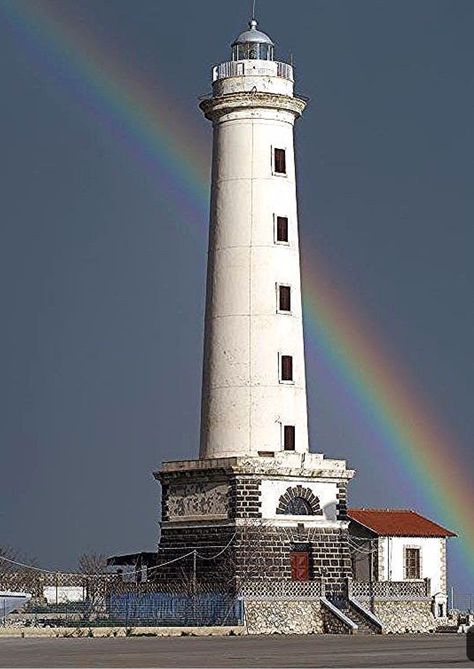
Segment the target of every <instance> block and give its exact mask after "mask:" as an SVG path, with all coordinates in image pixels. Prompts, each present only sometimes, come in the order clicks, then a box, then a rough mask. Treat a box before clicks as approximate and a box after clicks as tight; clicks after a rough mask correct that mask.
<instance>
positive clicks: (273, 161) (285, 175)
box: [271, 144, 288, 179]
mask: <svg viewBox="0 0 474 669" xmlns="http://www.w3.org/2000/svg"><path fill="white" fill-rule="evenodd" d="M275 149H281V150H282V151H284V152H285V167H286V172H277V171H276V170H275ZM271 166H272V175H273V176H274V177H283V178H284V179H287V178H288V148H287V146H281V145H278V146H277V145H276V144H272V155H271Z"/></svg>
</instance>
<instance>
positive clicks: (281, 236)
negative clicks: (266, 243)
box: [276, 216, 288, 244]
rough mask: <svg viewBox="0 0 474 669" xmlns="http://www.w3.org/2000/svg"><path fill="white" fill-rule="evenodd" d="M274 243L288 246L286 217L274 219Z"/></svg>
mask: <svg viewBox="0 0 474 669" xmlns="http://www.w3.org/2000/svg"><path fill="white" fill-rule="evenodd" d="M276 241H277V242H280V243H284V244H288V218H287V217H286V216H277V217H276Z"/></svg>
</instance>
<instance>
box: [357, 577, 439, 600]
mask: <svg viewBox="0 0 474 669" xmlns="http://www.w3.org/2000/svg"><path fill="white" fill-rule="evenodd" d="M348 595H349V597H351V596H352V597H355V598H356V599H362V600H363V599H371V598H375V599H395V600H397V599H403V600H407V599H428V598H429V597H430V582H429V579H425V580H420V581H372V582H369V581H352V580H349V592H348Z"/></svg>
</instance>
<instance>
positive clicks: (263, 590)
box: [240, 580, 324, 599]
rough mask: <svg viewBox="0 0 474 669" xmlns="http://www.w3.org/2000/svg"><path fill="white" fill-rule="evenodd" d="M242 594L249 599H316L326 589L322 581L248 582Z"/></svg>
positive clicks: (242, 588)
mask: <svg viewBox="0 0 474 669" xmlns="http://www.w3.org/2000/svg"><path fill="white" fill-rule="evenodd" d="M240 594H241V596H242V597H244V598H248V599H306V598H308V599H314V598H318V597H321V596H322V595H323V594H324V589H323V586H322V583H321V581H270V580H268V581H248V582H247V583H244V584H243V585H242V587H241V589H240Z"/></svg>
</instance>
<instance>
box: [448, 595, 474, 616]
mask: <svg viewBox="0 0 474 669" xmlns="http://www.w3.org/2000/svg"><path fill="white" fill-rule="evenodd" d="M450 604H451V609H453V610H454V611H461V612H462V613H474V594H470V593H461V592H456V591H451V602H450Z"/></svg>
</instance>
